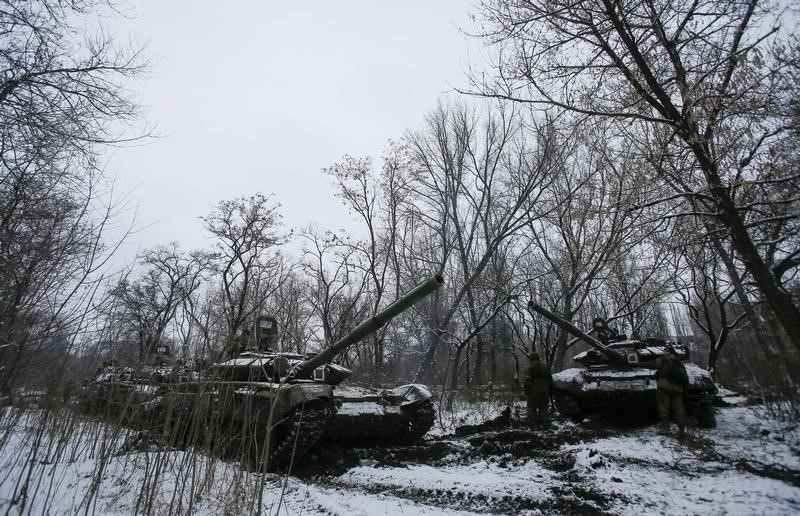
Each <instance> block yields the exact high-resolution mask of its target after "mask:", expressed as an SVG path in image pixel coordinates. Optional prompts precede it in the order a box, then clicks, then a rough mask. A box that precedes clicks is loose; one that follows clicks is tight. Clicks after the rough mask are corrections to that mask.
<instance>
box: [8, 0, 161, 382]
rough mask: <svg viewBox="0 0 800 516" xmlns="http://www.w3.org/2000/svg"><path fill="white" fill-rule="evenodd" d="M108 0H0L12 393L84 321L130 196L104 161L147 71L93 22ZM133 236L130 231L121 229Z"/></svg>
mask: <svg viewBox="0 0 800 516" xmlns="http://www.w3.org/2000/svg"><path fill="white" fill-rule="evenodd" d="M104 6H106V4H105V3H104V2H94V1H88V0H87V1H74V2H62V1H56V0H53V1H51V0H39V1H30V2H2V3H0V356H2V360H0V361H2V363H3V367H2V372H0V378H2V382H1V383H2V387H3V389H4V390H5V391H6V392H7V393H8V392H9V389H10V386H11V385H12V384H13V383H14V375H15V374H16V372H18V371H19V370H20V368H19V367H17V366H18V365H19V361H20V360H22V359H24V358H25V356H26V355H28V354H29V351H31V350H32V349H35V348H36V347H37V346H39V345H40V344H42V343H44V342H46V341H48V339H49V337H50V336H52V335H54V334H56V333H61V334H62V335H64V334H69V335H72V334H74V332H75V330H76V327H77V326H80V325H82V324H85V323H86V321H87V313H86V310H87V308H88V307H89V306H91V303H90V301H89V300H90V298H91V297H92V296H93V295H94V293H95V292H96V291H97V285H99V271H100V270H101V268H102V267H103V265H104V264H105V260H106V259H107V258H108V256H109V254H110V253H112V252H113V251H114V250H115V248H116V245H117V244H118V242H117V243H115V242H108V241H106V240H105V239H106V237H107V235H105V234H104V233H105V232H106V229H107V227H108V225H109V224H110V223H111V222H112V221H113V220H114V219H115V218H116V217H117V216H118V215H119V214H120V211H121V209H122V208H121V207H120V206H121V204H120V203H122V204H124V197H118V196H117V195H116V193H115V192H114V188H113V182H110V181H107V180H106V179H105V178H104V177H103V174H102V172H101V171H100V170H99V168H98V166H97V157H98V155H99V153H100V152H102V150H103V148H104V147H105V146H106V145H111V144H119V143H121V142H124V141H126V140H127V139H129V138H136V137H142V136H143V135H144V134H146V132H145V133H142V132H136V134H134V135H130V134H128V129H129V126H130V125H131V124H132V123H133V122H134V121H136V120H137V119H138V115H139V108H138V104H137V103H136V101H135V99H134V98H133V96H132V95H131V94H130V92H129V90H127V88H126V87H125V81H126V80H128V79H130V78H132V77H136V76H138V75H139V74H140V73H141V72H142V71H143V70H144V66H145V64H146V63H145V62H144V61H143V59H142V58H141V51H140V50H139V49H136V48H119V47H117V46H115V45H114V44H113V41H112V40H111V39H110V38H108V37H106V36H103V35H102V34H101V33H100V31H98V33H97V34H92V33H91V31H90V30H89V29H86V27H91V26H92V23H91V20H92V19H94V20H97V18H95V15H98V14H99V13H100V12H101V11H103V10H104V9H105V8H104ZM123 233H124V231H123Z"/></svg>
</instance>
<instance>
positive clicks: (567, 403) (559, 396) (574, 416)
mask: <svg viewBox="0 0 800 516" xmlns="http://www.w3.org/2000/svg"><path fill="white" fill-rule="evenodd" d="M553 400H554V401H555V405H556V410H558V413H559V414H561V415H562V416H564V417H566V418H568V419H571V420H572V421H574V422H576V423H580V422H581V421H583V420H584V419H585V418H586V411H584V410H583V408H581V406H580V404H579V403H578V400H576V399H575V396H573V395H572V394H569V393H566V392H558V391H556V392H554V393H553Z"/></svg>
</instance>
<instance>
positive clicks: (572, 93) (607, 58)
mask: <svg viewBox="0 0 800 516" xmlns="http://www.w3.org/2000/svg"><path fill="white" fill-rule="evenodd" d="M482 11H483V13H484V15H485V16H486V19H487V22H488V27H487V30H486V36H487V38H489V41H490V42H491V43H493V44H496V45H497V46H498V48H499V51H498V53H497V54H496V55H497V60H496V62H495V64H496V70H497V73H496V75H495V80H494V81H492V82H487V81H484V80H482V79H481V78H479V77H476V82H475V87H476V88H475V89H476V92H477V93H479V94H483V95H489V96H492V97H499V98H503V99H509V100H512V101H519V102H525V103H532V104H534V105H537V106H541V107H543V108H545V109H549V108H555V109H559V110H569V111H571V112H574V113H579V114H583V115H586V116H589V117H603V118H611V119H616V120H620V121H625V122H627V123H628V125H629V129H630V130H631V132H632V136H633V138H632V139H631V142H632V145H635V144H636V142H637V141H638V142H642V141H646V140H652V139H659V140H660V141H661V142H662V146H661V148H662V152H661V154H660V155H659V156H657V159H656V160H654V162H658V163H663V162H665V161H670V162H672V163H676V166H675V169H676V170H675V172H674V173H673V172H671V171H669V170H668V169H667V168H666V167H662V166H657V167H656V170H655V171H656V172H657V173H658V174H659V177H660V178H661V179H662V180H664V181H665V182H666V183H667V184H669V185H670V186H672V187H673V188H674V189H675V192H676V194H677V195H678V196H679V197H681V198H683V199H684V200H685V201H686V203H687V205H688V206H689V207H690V210H687V213H691V214H693V215H695V216H699V217H710V218H713V219H714V220H715V221H716V222H717V223H718V224H719V227H720V228H722V229H724V231H725V238H729V239H730V240H731V242H732V243H733V247H734V248H735V250H736V252H737V254H738V256H739V257H740V258H741V265H742V266H743V267H744V268H745V269H746V270H747V271H748V273H749V274H750V275H751V278H752V280H753V282H754V283H755V285H756V286H757V288H758V291H759V293H760V294H761V295H762V296H763V298H764V300H765V301H766V302H767V303H768V305H769V306H770V308H771V309H772V311H773V312H774V313H775V314H776V316H777V318H778V320H779V321H780V322H781V324H782V326H783V327H784V329H785V330H786V333H787V334H788V335H789V338H790V339H791V340H792V342H793V343H794V346H795V347H796V348H800V310H798V307H797V305H796V304H795V303H794V301H793V299H792V297H791V295H790V294H789V292H788V290H787V289H786V288H785V285H784V284H782V282H781V281H780V279H779V277H778V275H777V274H776V272H780V271H781V269H782V268H785V267H794V257H795V256H796V252H795V251H796V250H795V248H788V249H786V250H785V251H783V252H782V253H781V256H780V259H779V260H778V263H775V264H774V265H772V267H770V262H769V261H768V260H767V259H765V256H764V250H763V249H760V248H759V246H760V243H759V240H758V238H759V228H761V227H764V226H769V227H773V228H774V227H775V225H774V223H775V222H776V220H781V221H788V220H795V219H797V212H796V202H794V201H792V202H789V203H787V202H785V201H784V200H775V201H774V202H778V203H781V204H783V205H784V206H791V208H790V209H788V210H781V212H780V213H777V214H774V215H768V216H766V217H764V216H763V214H762V213H760V211H759V210H758V209H755V208H756V207H758V206H767V205H772V204H774V202H773V201H770V199H765V198H758V199H752V198H748V195H747V194H748V193H750V194H752V193H754V192H755V191H756V190H758V189H759V188H761V187H762V186H765V185H783V187H788V188H791V189H792V190H794V191H796V184H797V173H796V171H795V170H792V169H788V170H787V169H781V170H776V169H774V168H773V169H771V174H765V169H764V168H762V167H760V166H759V163H762V162H763V161H764V160H768V159H769V156H770V153H772V152H775V151H776V149H777V148H780V146H781V144H782V140H783V138H784V137H785V136H787V135H789V134H791V132H792V131H796V116H797V114H796V110H795V109H794V108H791V107H788V106H789V105H790V104H787V103H786V101H787V99H791V98H794V99H796V91H797V90H796V81H795V80H793V77H794V75H792V74H793V73H794V72H795V70H796V66H797V53H796V51H795V50H796V44H797V43H796V40H793V39H791V38H792V34H791V30H782V29H783V28H782V27H781V21H782V20H781V19H780V14H781V11H780V7H779V6H778V4H777V3H775V2H759V1H758V0H751V1H747V2H718V1H716V0H695V1H691V2H689V1H681V2H655V1H651V0H639V1H634V2H625V3H620V2H615V1H612V0H603V1H600V2H588V1H585V2H584V1H578V2H572V1H569V2H567V1H550V0H547V1H545V0H536V1H521V0H495V1H489V2H486V3H484V4H482ZM787 34H788V37H787ZM647 145H649V142H647ZM681 160H682V161H681ZM756 185H757V186H756ZM790 197H791V198H795V197H796V196H795V195H792V196H790ZM782 229H786V230H791V228H782ZM785 244H788V242H785ZM765 245H768V244H766V243H765Z"/></svg>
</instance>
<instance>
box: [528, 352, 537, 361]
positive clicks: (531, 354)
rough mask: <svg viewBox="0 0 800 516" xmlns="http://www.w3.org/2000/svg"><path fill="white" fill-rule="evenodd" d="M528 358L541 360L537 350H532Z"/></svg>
mask: <svg viewBox="0 0 800 516" xmlns="http://www.w3.org/2000/svg"><path fill="white" fill-rule="evenodd" d="M528 359H529V360H539V353H537V352H535V351H531V352H530V353H528Z"/></svg>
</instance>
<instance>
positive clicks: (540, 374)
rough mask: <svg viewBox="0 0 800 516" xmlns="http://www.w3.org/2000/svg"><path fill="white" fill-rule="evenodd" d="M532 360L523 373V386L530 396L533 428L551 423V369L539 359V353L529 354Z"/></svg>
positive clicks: (529, 422)
mask: <svg viewBox="0 0 800 516" xmlns="http://www.w3.org/2000/svg"><path fill="white" fill-rule="evenodd" d="M528 360H529V361H530V362H529V363H528V365H527V367H526V368H525V372H524V373H523V380H522V387H523V388H524V389H525V394H526V395H527V397H528V414H527V416H528V417H527V421H528V425H530V427H531V428H534V427H535V426H537V425H541V426H543V427H547V426H549V425H550V414H549V413H548V406H549V404H550V384H551V383H552V378H551V377H550V370H549V369H548V368H547V366H546V365H545V364H544V363H543V362H542V361H541V360H540V359H539V354H538V353H536V352H535V351H531V353H530V354H529V355H528Z"/></svg>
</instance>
